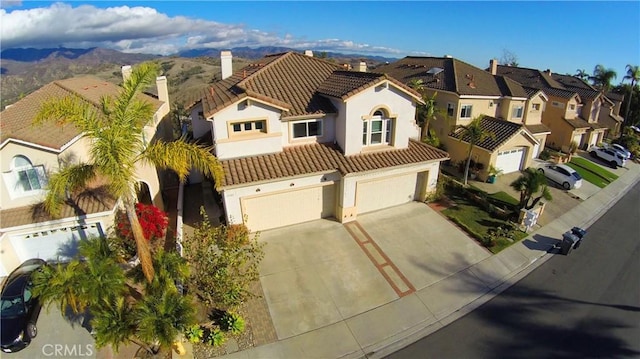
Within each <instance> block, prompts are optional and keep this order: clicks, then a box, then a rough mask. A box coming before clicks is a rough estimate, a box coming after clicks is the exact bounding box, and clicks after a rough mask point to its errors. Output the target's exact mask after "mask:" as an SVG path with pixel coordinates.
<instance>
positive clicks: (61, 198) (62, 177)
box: [44, 163, 96, 217]
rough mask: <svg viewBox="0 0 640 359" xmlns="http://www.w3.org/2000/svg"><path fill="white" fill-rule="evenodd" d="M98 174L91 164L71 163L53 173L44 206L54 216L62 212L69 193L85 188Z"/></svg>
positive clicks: (49, 180)
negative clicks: (61, 209)
mask: <svg viewBox="0 0 640 359" xmlns="http://www.w3.org/2000/svg"><path fill="white" fill-rule="evenodd" d="M95 176H96V168H95V167H94V166H93V165H89V164H84V163H83V164H77V165H70V166H68V167H63V168H61V169H60V170H59V171H58V172H55V173H53V174H52V175H51V176H50V177H49V179H48V183H47V190H48V192H47V195H46V197H45V199H44V207H45V209H46V211H47V212H48V213H49V214H51V215H52V216H54V217H55V216H57V215H59V213H60V208H61V207H62V204H63V203H64V202H65V200H66V197H67V194H68V193H69V192H72V191H75V190H77V189H80V188H83V187H85V186H86V185H87V183H89V182H90V181H91V180H92V179H93V178H95Z"/></svg>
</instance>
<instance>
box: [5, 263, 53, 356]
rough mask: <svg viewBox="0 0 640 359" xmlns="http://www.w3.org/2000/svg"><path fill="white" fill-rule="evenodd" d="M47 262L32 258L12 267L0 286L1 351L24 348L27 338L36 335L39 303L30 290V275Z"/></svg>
mask: <svg viewBox="0 0 640 359" xmlns="http://www.w3.org/2000/svg"><path fill="white" fill-rule="evenodd" d="M46 265H47V263H46V262H45V261H44V260H42V259H39V258H33V259H29V260H27V261H25V262H24V263H22V264H21V265H20V266H19V267H18V268H16V269H15V270H14V271H13V272H11V274H9V277H8V278H7V281H6V283H5V285H4V287H3V288H2V294H1V295H0V326H1V328H0V330H1V331H2V333H1V336H2V342H1V345H0V348H1V349H2V351H3V352H5V353H13V352H17V351H20V350H22V349H24V348H25V347H26V346H27V345H29V343H31V339H33V338H35V337H36V335H38V329H37V327H36V323H37V322H38V316H39V315H40V309H41V307H42V305H41V303H40V301H39V300H38V298H37V297H34V296H33V294H32V285H33V282H32V280H31V275H32V274H33V272H35V271H37V270H40V269H41V268H43V267H44V266H46Z"/></svg>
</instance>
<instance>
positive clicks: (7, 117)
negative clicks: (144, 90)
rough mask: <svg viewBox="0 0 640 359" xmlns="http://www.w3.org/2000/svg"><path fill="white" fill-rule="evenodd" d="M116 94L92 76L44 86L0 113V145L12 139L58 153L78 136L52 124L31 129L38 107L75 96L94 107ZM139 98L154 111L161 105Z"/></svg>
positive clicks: (116, 89) (67, 127) (69, 127)
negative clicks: (49, 101)
mask: <svg viewBox="0 0 640 359" xmlns="http://www.w3.org/2000/svg"><path fill="white" fill-rule="evenodd" d="M119 90H120V87H118V86H117V85H115V84H112V83H110V82H107V81H104V80H102V79H99V78H97V77H93V76H84V77H74V78H70V79H66V80H58V81H54V82H51V83H49V84H47V85H44V86H43V87H41V88H40V89H38V90H36V91H35V92H33V93H31V94H29V95H27V96H26V97H24V98H23V99H21V100H20V101H18V102H16V103H15V104H13V105H12V106H10V107H8V108H6V109H5V110H4V111H2V112H1V113H0V129H1V134H0V143H4V142H5V141H6V140H8V139H15V140H21V141H26V142H30V143H34V144H38V145H41V146H45V147H50V148H54V149H60V148H62V147H63V146H64V145H66V144H67V143H69V141H71V140H72V139H73V138H75V137H76V136H78V135H79V134H80V132H79V131H78V129H77V128H75V127H74V126H72V125H65V126H64V127H61V126H58V125H56V124H55V123H54V122H53V121H48V122H46V123H43V124H42V125H38V126H34V125H32V122H33V120H34V118H35V116H36V114H37V113H38V111H39V109H40V105H42V104H43V103H44V102H45V101H47V100H49V99H51V98H64V97H67V96H71V95H79V96H80V97H82V98H83V99H85V100H86V101H87V102H90V103H91V104H93V105H96V106H98V105H99V103H100V98H102V97H103V96H117V94H118V92H119ZM140 96H141V98H143V99H144V100H145V101H148V102H150V103H151V104H152V105H153V106H154V108H155V109H156V111H157V110H158V109H159V108H160V106H161V105H162V102H160V101H158V100H157V99H155V98H153V97H150V96H148V95H140Z"/></svg>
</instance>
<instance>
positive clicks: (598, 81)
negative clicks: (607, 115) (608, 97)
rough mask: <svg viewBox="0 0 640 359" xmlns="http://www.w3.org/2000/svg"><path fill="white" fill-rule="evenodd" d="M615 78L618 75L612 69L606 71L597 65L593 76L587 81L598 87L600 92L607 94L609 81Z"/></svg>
mask: <svg viewBox="0 0 640 359" xmlns="http://www.w3.org/2000/svg"><path fill="white" fill-rule="evenodd" d="M617 76H618V74H617V73H616V72H615V71H614V70H613V69H611V68H609V69H607V68H605V67H604V66H603V65H599V64H598V65H596V67H595V68H594V69H593V76H591V77H589V80H591V81H592V82H593V85H594V86H596V87H598V88H599V89H600V91H602V92H603V93H607V92H609V89H610V88H611V81H613V79H615V78H616V77H617Z"/></svg>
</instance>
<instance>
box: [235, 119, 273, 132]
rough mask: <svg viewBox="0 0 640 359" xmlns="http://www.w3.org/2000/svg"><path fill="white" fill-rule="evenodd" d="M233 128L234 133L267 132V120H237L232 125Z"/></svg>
mask: <svg viewBox="0 0 640 359" xmlns="http://www.w3.org/2000/svg"><path fill="white" fill-rule="evenodd" d="M231 128H232V130H233V133H234V134H241V133H256V132H267V121H266V120H257V121H246V122H236V123H234V124H232V125H231Z"/></svg>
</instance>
